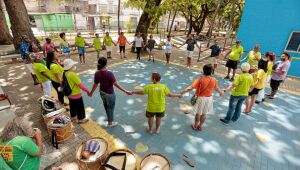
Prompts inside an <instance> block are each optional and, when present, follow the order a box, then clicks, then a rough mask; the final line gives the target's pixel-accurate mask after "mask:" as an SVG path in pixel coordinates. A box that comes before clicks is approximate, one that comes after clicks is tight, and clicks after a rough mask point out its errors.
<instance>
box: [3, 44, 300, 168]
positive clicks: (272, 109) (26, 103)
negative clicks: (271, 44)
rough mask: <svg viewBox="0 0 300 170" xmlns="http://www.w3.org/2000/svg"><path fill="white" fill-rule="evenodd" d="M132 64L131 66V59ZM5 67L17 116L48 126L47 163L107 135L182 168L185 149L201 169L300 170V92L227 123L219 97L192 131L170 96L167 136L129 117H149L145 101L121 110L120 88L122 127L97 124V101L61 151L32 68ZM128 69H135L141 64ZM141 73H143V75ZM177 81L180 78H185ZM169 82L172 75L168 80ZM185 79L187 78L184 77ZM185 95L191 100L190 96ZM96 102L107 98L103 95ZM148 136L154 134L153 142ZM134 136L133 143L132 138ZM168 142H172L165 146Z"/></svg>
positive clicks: (178, 57)
mask: <svg viewBox="0 0 300 170" xmlns="http://www.w3.org/2000/svg"><path fill="white" fill-rule="evenodd" d="M115 49H116V48H115ZM183 49H184V48H183ZM127 51H129V50H127ZM103 54H104V53H103ZM184 54H185V52H184V50H174V54H173V55H172V61H173V62H175V63H179V64H184V63H185V57H184ZM156 55H157V56H158V57H159V58H160V59H163V54H162V51H156ZM195 55H196V53H195ZM113 57H114V59H113V60H110V62H109V64H113V63H118V62H121V60H120V59H118V58H119V56H118V54H117V53H116V51H114V52H113ZM127 57H128V58H130V59H133V58H134V57H135V54H132V53H128V54H127ZM195 57H196V56H195ZM72 58H73V59H76V58H77V57H76V56H72ZM95 60H96V56H95V53H88V54H87V63H86V64H85V65H79V66H78V72H81V71H86V70H88V69H93V68H95V67H96V63H95ZM143 63H145V62H143ZM204 63H206V61H204V62H199V63H197V65H195V68H201V66H202V65H203V64H204ZM149 64H151V65H149V66H148V67H149V68H148V67H147V69H148V71H151V70H152V69H156V68H157V67H161V68H162V69H160V71H162V72H165V71H166V70H164V69H163V68H164V67H163V65H162V64H159V63H158V62H157V63H156V65H155V66H152V63H149ZM194 64H196V62H195V60H194ZM132 65H133V66H137V64H136V63H132ZM147 65H148V64H147ZM127 66H130V65H128V64H127ZM112 69H113V70H114V69H116V71H118V70H119V72H120V71H121V72H122V71H124V65H123V66H122V65H119V66H116V67H112ZM122 69H123V70H122ZM170 69H171V70H172V71H174V70H177V71H178V70H179V71H178V73H179V74H180V72H182V73H184V75H189V76H191V77H194V76H196V75H197V74H198V72H197V73H195V74H194V73H192V71H188V70H186V69H183V68H182V67H178V66H174V67H172V66H171V68H170ZM0 70H1V72H0V85H1V86H2V87H3V89H4V91H5V92H6V93H8V94H9V96H10V98H11V101H12V103H13V104H15V105H16V107H17V108H18V109H17V115H18V116H22V117H24V119H26V120H28V121H29V123H30V125H31V126H32V127H39V128H41V129H42V131H43V136H44V143H45V145H46V147H47V153H48V154H47V155H46V156H47V162H46V163H45V164H44V165H45V166H46V165H50V164H52V163H54V164H55V165H59V164H61V163H62V162H66V161H74V159H75V158H74V153H75V152H74V151H75V148H76V147H77V146H78V144H79V143H81V142H82V141H84V140H86V139H88V138H90V137H91V136H103V135H104V136H105V138H106V139H107V140H108V141H109V142H110V143H112V145H111V146H113V147H111V148H110V150H113V149H115V148H118V147H120V143H122V142H123V143H124V144H125V145H127V146H128V147H129V148H130V149H132V150H135V145H136V143H138V141H139V140H141V141H140V142H141V143H143V144H144V145H147V146H148V147H149V150H148V152H150V151H151V152H152V151H161V152H163V153H164V154H165V155H167V156H168V157H169V158H170V160H172V164H173V166H174V167H175V168H178V169H182V167H185V168H184V169H188V167H187V166H186V164H185V163H184V162H183V161H182V160H181V158H182V154H183V153H186V154H187V155H188V156H189V157H190V159H191V160H194V161H195V163H196V165H197V169H199V168H200V169H202V168H201V167H202V166H203V167H206V168H204V169H214V168H217V167H219V169H230V168H235V169H236V168H237V169H246V168H242V167H248V169H267V168H269V169H300V168H299V162H300V160H299V153H300V152H299V148H300V136H299V129H298V126H297V125H298V124H299V122H300V120H299V118H298V116H297V115H298V114H299V112H298V110H299V104H298V103H299V96H295V95H291V94H290V93H281V94H280V96H279V98H280V99H276V100H274V103H273V104H271V106H265V105H260V106H256V108H255V112H254V113H253V115H251V116H242V118H241V120H240V121H239V122H238V123H236V124H233V125H230V126H226V127H225V126H223V125H222V124H220V123H219V122H218V118H219V116H222V114H223V113H224V110H226V104H227V102H228V96H226V97H224V99H222V101H221V100H219V99H217V98H215V99H216V102H215V104H216V105H215V113H214V114H212V115H211V116H210V118H209V119H208V121H207V125H206V130H205V131H204V132H203V133H194V132H192V131H191V130H190V128H189V123H190V121H191V118H190V117H186V116H185V115H183V114H182V113H181V112H179V111H178V110H177V109H178V101H177V100H175V99H168V102H169V105H168V106H169V107H170V106H173V105H172V104H174V106H177V107H174V108H172V107H171V108H169V107H168V108H167V109H170V112H172V113H173V112H174V118H173V117H171V115H168V116H167V117H166V118H165V120H164V124H163V129H162V135H153V136H147V134H145V123H140V122H137V120H135V119H132V120H131V119H130V120H129V116H127V117H126V116H125V115H126V114H127V115H128V114H131V115H136V114H137V115H136V116H135V118H137V119H138V120H140V121H141V122H145V117H144V115H143V112H144V106H143V105H139V106H138V109H133V107H134V106H131V105H130V104H128V108H127V110H132V111H128V112H124V111H122V113H120V112H121V109H122V105H120V104H121V103H122V100H123V102H127V101H126V100H127V97H126V98H124V97H125V96H124V95H123V94H122V95H120V94H119V92H118V93H117V95H118V105H120V106H121V107H118V106H117V107H118V108H117V109H119V110H117V112H119V113H116V115H118V116H119V117H117V119H119V120H120V121H119V122H120V123H121V124H122V126H120V127H117V128H116V129H115V130H109V131H106V130H105V128H101V127H100V126H97V125H96V124H95V122H97V123H99V124H100V125H103V119H104V114H103V112H102V109H103V108H102V107H101V106H102V105H97V107H95V106H93V107H95V108H97V110H99V112H97V114H88V115H89V116H91V118H92V119H93V120H94V121H91V122H90V123H89V124H87V125H85V126H82V127H81V126H78V125H74V128H73V130H74V132H75V134H76V135H75V137H73V138H72V139H71V140H70V141H69V142H67V143H66V144H63V145H60V149H59V150H55V149H53V148H52V147H51V145H50V139H49V137H48V136H47V134H46V129H45V126H44V124H43V121H42V119H41V116H40V106H39V104H38V103H37V99H38V98H39V97H40V96H41V95H42V93H41V90H40V88H38V86H33V85H32V81H31V77H30V74H29V73H28V72H27V70H26V68H25V66H24V65H23V64H22V63H17V64H1V65H0ZM128 70H132V71H134V70H136V69H128ZM145 71H146V70H145ZM224 71H225V68H224V67H223V66H222V67H221V68H219V70H218V74H220V75H223V73H224ZM147 73H149V72H147ZM165 73H166V72H165ZM176 73H177V72H176ZM115 74H116V75H118V74H119V73H118V72H116V73H115ZM122 74H123V73H122ZM132 74H137V72H132ZM138 74H142V75H145V74H146V73H145V72H139V73H138ZM84 76H86V77H84ZM82 78H83V79H84V80H87V79H89V78H91V75H89V74H87V73H85V74H82ZM123 78H124V77H121V78H119V79H120V80H122V79H123ZM136 78H137V79H138V78H139V77H138V75H137V77H136ZM184 79H188V77H184ZM191 79H192V78H191ZM191 79H188V81H186V82H190V81H191ZM24 80H28V81H24ZM147 80H149V78H148V77H145V79H144V80H143V81H141V80H139V81H140V82H146V81H147ZM175 80H176V81H179V79H178V80H177V79H175ZM175 80H174V81H175ZM169 81H170V80H168V81H167V82H169ZM172 81H173V80H172ZM182 82H185V81H184V80H182ZM220 82H221V84H222V87H225V86H226V85H225V84H226V82H223V80H221V79H220ZM122 84H123V83H122ZM125 84H126V83H125ZM299 84H300V83H299V80H296V79H289V80H287V81H286V82H285V83H284V85H283V86H282V87H283V88H286V89H288V90H289V91H298V92H300V90H299V87H300V86H299ZM132 85H133V82H131V83H128V85H127V87H129V88H130V87H132ZM184 85H186V84H182V87H184ZM90 86H91V85H89V87H90ZM170 86H172V87H174V88H173V89H176V87H175V86H173V85H172V84H171V83H170ZM293 93H296V92H293ZM95 94H96V93H95ZM97 96H98V95H95V99H96V97H97ZM98 97H99V96H98ZM139 98H140V99H141V100H142V102H143V101H145V98H144V97H139ZM129 99H132V100H133V101H134V102H137V101H136V100H138V101H140V99H138V98H134V97H130V98H129ZM132 100H130V101H129V103H131V102H132ZM185 100H186V102H187V100H188V98H186V99H185ZM92 101H95V102H98V103H101V102H100V101H99V100H97V99H96V100H92ZM85 103H86V105H87V106H89V105H91V108H92V103H91V102H90V99H86V100H85ZM182 103H184V102H182ZM175 104H176V105H175ZM179 104H180V103H179ZM280 106H281V107H280ZM176 108H177V109H176ZM123 109H124V108H123ZM87 111H88V112H91V109H90V108H89V107H87ZM97 115H99V116H97ZM122 116H124V117H122ZM131 122H133V123H131ZM134 122H137V123H134ZM136 124H137V126H138V127H135V126H134V127H133V125H136ZM169 130H171V132H172V134H173V135H170V134H168V131H169ZM107 132H108V133H107ZM132 132H133V133H132ZM177 133H179V134H177ZM255 133H257V134H258V136H259V137H260V138H262V139H263V140H267V142H259V140H257V139H256V136H255ZM110 134H113V135H114V136H116V137H118V139H116V138H113V137H112V136H111V135H110ZM164 134H165V135H164ZM175 135H177V136H178V137H180V138H176V139H177V140H176V139H174V138H173V139H172V140H168V139H167V138H168V137H173V136H175ZM144 136H145V138H144ZM142 137H143V138H142ZM131 139H132V140H131ZM147 139H149V141H148V140H147ZM129 140H130V141H131V142H129ZM146 140H147V141H146ZM175 140H176V141H178V143H177V142H176V143H174V141H175ZM181 140H182V141H181ZM146 142H149V143H146ZM162 142H165V143H167V144H166V145H161V143H162ZM118 143H119V144H118ZM155 144H159V146H157V147H153V146H155ZM123 147H124V146H123ZM158 149H161V150H158ZM146 153H147V152H144V153H138V155H140V156H144V155H145V154H146ZM173 153H175V154H173ZM211 162H212V163H211ZM215 162H217V163H215ZM218 163H219V164H218ZM272 167H274V168H272Z"/></svg>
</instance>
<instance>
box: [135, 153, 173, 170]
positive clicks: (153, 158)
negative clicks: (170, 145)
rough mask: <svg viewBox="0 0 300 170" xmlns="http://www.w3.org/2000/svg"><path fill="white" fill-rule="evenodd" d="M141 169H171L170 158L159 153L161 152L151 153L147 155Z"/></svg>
mask: <svg viewBox="0 0 300 170" xmlns="http://www.w3.org/2000/svg"><path fill="white" fill-rule="evenodd" d="M140 168H141V170H149V169H160V170H170V169H171V164H170V162H169V160H168V159H167V158H166V157H165V156H163V155H161V154H159V153H151V154H149V155H146V156H145V157H144V158H143V159H142V161H141V165H140Z"/></svg>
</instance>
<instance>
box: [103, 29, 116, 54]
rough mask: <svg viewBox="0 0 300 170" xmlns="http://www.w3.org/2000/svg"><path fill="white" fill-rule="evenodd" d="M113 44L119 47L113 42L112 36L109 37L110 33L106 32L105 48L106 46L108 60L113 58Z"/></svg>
mask: <svg viewBox="0 0 300 170" xmlns="http://www.w3.org/2000/svg"><path fill="white" fill-rule="evenodd" d="M112 44H114V45H115V46H117V44H116V43H115V42H114V41H113V40H112V38H111V36H109V32H106V35H105V37H104V38H103V46H105V49H106V53H107V58H108V59H110V58H111V52H112Z"/></svg>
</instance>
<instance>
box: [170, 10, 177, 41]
mask: <svg viewBox="0 0 300 170" xmlns="http://www.w3.org/2000/svg"><path fill="white" fill-rule="evenodd" d="M176 14H177V8H176V9H175V12H174V15H173V18H172V22H171V26H170V29H169V33H168V35H169V36H170V35H171V32H172V27H173V24H174V20H175V17H176Z"/></svg>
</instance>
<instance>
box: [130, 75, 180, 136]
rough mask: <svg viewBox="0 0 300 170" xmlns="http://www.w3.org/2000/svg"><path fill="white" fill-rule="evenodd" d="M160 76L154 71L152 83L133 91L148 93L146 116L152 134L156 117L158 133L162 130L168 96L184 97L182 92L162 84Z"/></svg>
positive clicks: (134, 92) (135, 92)
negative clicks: (174, 91)
mask: <svg viewBox="0 0 300 170" xmlns="http://www.w3.org/2000/svg"><path fill="white" fill-rule="evenodd" d="M160 78H161V77H160V74H159V73H152V76H151V79H152V82H153V83H152V84H148V85H146V86H145V87H144V88H143V89H142V90H137V91H133V92H132V94H139V95H143V94H147V95H148V102H147V109H146V117H147V118H148V126H149V127H148V132H149V133H150V134H152V124H153V119H154V117H155V120H156V133H159V132H160V120H161V118H162V117H164V116H165V105H166V96H169V97H182V96H181V94H174V93H171V92H170V90H169V88H168V86H166V85H164V84H160Z"/></svg>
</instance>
